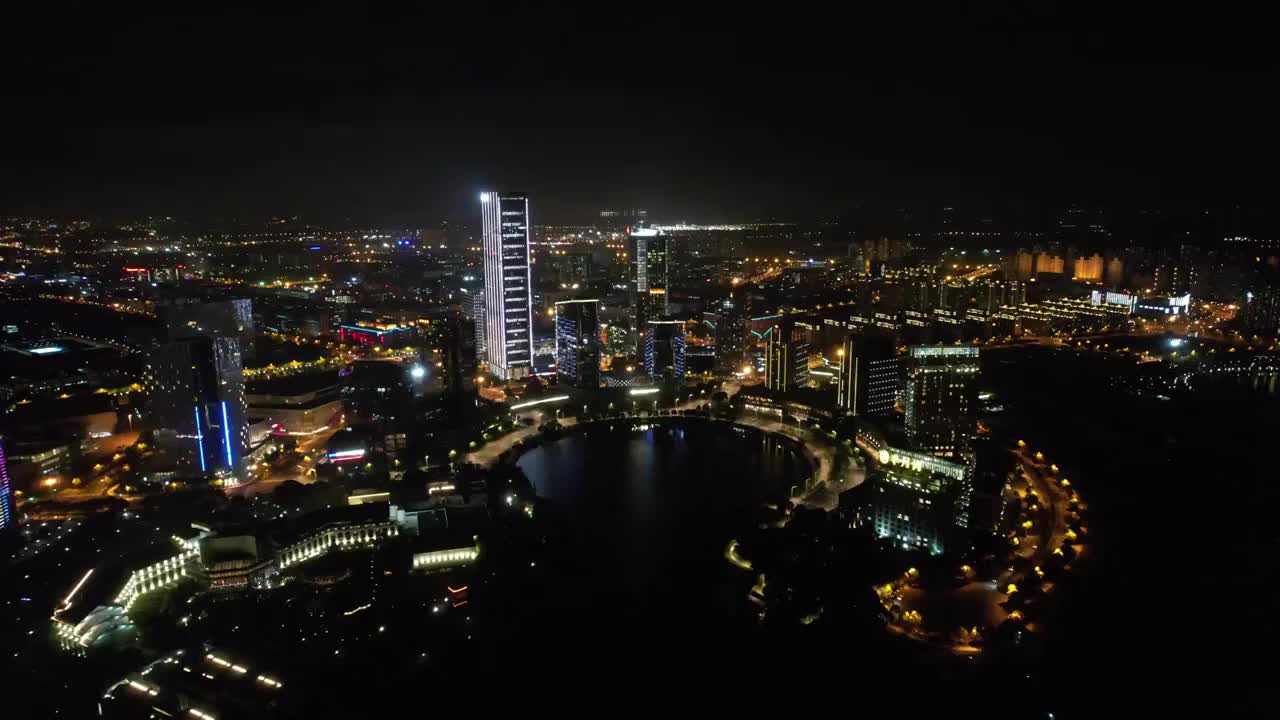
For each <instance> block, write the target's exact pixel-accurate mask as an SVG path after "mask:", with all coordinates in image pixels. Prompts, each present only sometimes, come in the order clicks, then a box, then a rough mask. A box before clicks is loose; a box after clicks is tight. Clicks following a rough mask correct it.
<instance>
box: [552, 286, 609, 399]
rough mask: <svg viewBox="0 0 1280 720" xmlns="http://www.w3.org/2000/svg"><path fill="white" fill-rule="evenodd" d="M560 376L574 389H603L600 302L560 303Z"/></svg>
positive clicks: (557, 324)
mask: <svg viewBox="0 0 1280 720" xmlns="http://www.w3.org/2000/svg"><path fill="white" fill-rule="evenodd" d="M556 372H557V373H558V374H559V375H560V380H561V382H564V383H568V384H570V385H572V386H574V387H578V388H598V387H600V301H599V300H564V301H561V302H558V303H556Z"/></svg>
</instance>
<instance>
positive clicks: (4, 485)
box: [0, 436, 18, 530]
mask: <svg viewBox="0 0 1280 720" xmlns="http://www.w3.org/2000/svg"><path fill="white" fill-rule="evenodd" d="M17 522H18V517H17V513H16V512H15V511H14V509H13V488H12V487H11V486H10V485H9V461H8V459H7V458H6V457H5V455H4V437H3V436H0V530H7V529H9V528H11V527H13V526H14V525H16V524H17Z"/></svg>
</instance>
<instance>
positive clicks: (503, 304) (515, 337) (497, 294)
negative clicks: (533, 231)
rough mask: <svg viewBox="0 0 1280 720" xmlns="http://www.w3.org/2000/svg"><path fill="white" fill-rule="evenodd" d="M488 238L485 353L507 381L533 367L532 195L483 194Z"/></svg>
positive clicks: (493, 370) (485, 250) (491, 370)
mask: <svg viewBox="0 0 1280 720" xmlns="http://www.w3.org/2000/svg"><path fill="white" fill-rule="evenodd" d="M480 210H481V215H482V221H483V238H484V293H485V295H484V307H485V351H486V359H487V360H488V362H489V372H491V373H493V374H494V375H497V376H498V377H500V378H503V379H515V378H522V377H527V376H528V375H529V374H530V373H531V372H532V371H533V305H532V301H531V296H530V292H531V288H532V285H533V283H532V280H531V275H530V268H529V261H530V254H529V233H530V225H529V198H528V196H526V195H525V194H523V193H496V192H484V193H480Z"/></svg>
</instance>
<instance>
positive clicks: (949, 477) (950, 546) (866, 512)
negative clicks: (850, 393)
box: [840, 447, 972, 555]
mask: <svg viewBox="0 0 1280 720" xmlns="http://www.w3.org/2000/svg"><path fill="white" fill-rule="evenodd" d="M875 459H876V460H877V462H876V463H875V467H874V470H873V471H872V472H871V473H870V474H869V475H868V477H867V482H866V483H864V486H865V487H863V488H861V489H859V491H858V492H856V493H853V494H851V495H850V497H849V498H848V500H846V499H844V498H841V501H840V502H841V506H842V511H846V510H851V511H852V512H850V513H849V514H850V519H851V522H850V525H852V526H853V527H861V526H864V525H870V526H871V528H872V529H873V530H874V531H875V533H876V535H878V536H879V537H882V538H886V539H891V540H893V541H894V543H895V544H897V545H900V546H901V547H902V548H903V549H918V550H924V551H926V552H929V553H932V554H934V555H938V554H941V553H943V552H946V551H963V550H964V549H966V548H967V547H968V545H969V543H970V541H971V537H970V535H969V533H968V527H969V524H970V522H969V505H970V500H969V495H970V494H971V491H970V490H969V488H970V486H971V485H972V469H971V468H970V467H969V466H967V465H963V464H961V463H957V462H952V461H950V460H944V459H942V458H938V457H934V456H932V455H929V454H926V453H920V452H913V451H910V450H904V449H899V448H893V447H884V448H881V449H880V451H879V453H878V454H877V455H876V456H875Z"/></svg>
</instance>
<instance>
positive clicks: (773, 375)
mask: <svg viewBox="0 0 1280 720" xmlns="http://www.w3.org/2000/svg"><path fill="white" fill-rule="evenodd" d="M765 342H766V348H765V363H764V372H765V376H764V382H765V387H767V388H769V389H770V390H781V391H786V390H795V389H796V388H802V387H804V386H806V385H808V384H809V343H808V342H806V341H805V340H804V335H803V333H802V332H801V331H800V329H799V328H797V327H796V324H795V323H794V322H792V321H790V320H783V321H782V322H779V323H776V324H774V325H773V326H772V327H770V328H769V329H768V330H767V331H766V332H765Z"/></svg>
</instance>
